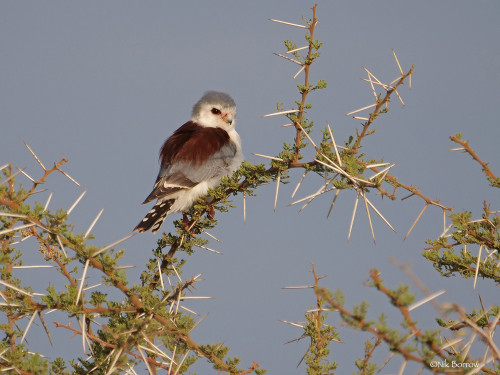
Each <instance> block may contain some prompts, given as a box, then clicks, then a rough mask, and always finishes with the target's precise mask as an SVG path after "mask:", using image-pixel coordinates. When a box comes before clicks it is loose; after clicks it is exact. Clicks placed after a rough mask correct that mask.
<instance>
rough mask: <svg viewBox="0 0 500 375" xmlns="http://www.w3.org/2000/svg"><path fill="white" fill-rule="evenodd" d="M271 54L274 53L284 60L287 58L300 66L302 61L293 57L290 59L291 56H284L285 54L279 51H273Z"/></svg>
mask: <svg viewBox="0 0 500 375" xmlns="http://www.w3.org/2000/svg"><path fill="white" fill-rule="evenodd" d="M273 55H276V56H279V57H282V58H284V59H285V60H288V61H291V62H293V63H295V64H297V65H300V66H302V63H301V62H300V61H297V60H295V59H292V58H291V57H288V56H285V55H282V54H281V53H276V52H273Z"/></svg>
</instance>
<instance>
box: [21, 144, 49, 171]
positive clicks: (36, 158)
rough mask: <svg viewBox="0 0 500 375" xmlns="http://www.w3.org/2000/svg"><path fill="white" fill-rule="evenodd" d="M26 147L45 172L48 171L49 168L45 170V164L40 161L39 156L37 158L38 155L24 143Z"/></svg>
mask: <svg viewBox="0 0 500 375" xmlns="http://www.w3.org/2000/svg"><path fill="white" fill-rule="evenodd" d="M24 145H25V146H26V147H27V148H28V150H29V151H30V152H31V155H33V157H34V158H35V160H36V161H37V162H38V164H40V166H41V167H42V169H43V170H44V171H47V168H45V165H43V163H42V162H41V161H40V159H38V156H36V154H35V153H34V152H33V150H32V149H31V148H30V146H28V144H27V143H26V142H24Z"/></svg>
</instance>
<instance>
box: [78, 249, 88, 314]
mask: <svg viewBox="0 0 500 375" xmlns="http://www.w3.org/2000/svg"><path fill="white" fill-rule="evenodd" d="M89 263H90V258H89V259H87V260H86V262H85V267H84V268H83V274H82V279H81V281H80V287H79V288H78V294H77V295H76V302H75V306H76V305H78V301H79V300H80V296H81V294H82V289H83V284H85V276H86V275H87V270H88V268H89Z"/></svg>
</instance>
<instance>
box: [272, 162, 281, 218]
mask: <svg viewBox="0 0 500 375" xmlns="http://www.w3.org/2000/svg"><path fill="white" fill-rule="evenodd" d="M280 181H281V171H278V176H277V177H276V192H275V193H274V211H275V212H276V204H277V203H278V192H279V190H280Z"/></svg>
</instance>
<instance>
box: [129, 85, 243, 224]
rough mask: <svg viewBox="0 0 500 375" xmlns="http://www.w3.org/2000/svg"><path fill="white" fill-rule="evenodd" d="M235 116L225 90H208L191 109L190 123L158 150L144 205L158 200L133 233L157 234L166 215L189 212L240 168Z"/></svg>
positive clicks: (232, 105) (241, 155) (239, 145)
mask: <svg viewBox="0 0 500 375" xmlns="http://www.w3.org/2000/svg"><path fill="white" fill-rule="evenodd" d="M235 115H236V103H235V102H234V100H233V98H231V96H229V95H228V94H226V93H223V92H216V91H208V92H206V93H205V95H203V96H202V98H201V99H200V100H199V101H198V102H197V103H196V104H195V105H194V107H193V113H192V115H191V120H189V121H188V122H186V123H185V124H184V125H182V126H181V127H180V128H179V129H177V130H176V131H175V132H174V134H172V135H171V136H170V138H168V139H167V140H166V141H165V143H164V144H163V146H162V148H161V150H160V172H159V173H158V177H157V178H156V182H155V184H154V187H153V191H152V192H151V194H149V196H148V197H147V198H146V200H145V201H144V202H143V204H145V203H148V202H150V201H152V200H154V199H158V201H157V202H156V204H155V205H154V207H153V208H152V209H151V211H149V212H148V214H147V215H146V216H145V217H144V219H142V221H141V222H140V223H139V224H138V225H137V226H136V227H135V229H134V231H139V232H145V231H147V230H149V229H151V228H152V232H153V233H155V232H157V231H158V229H159V228H160V226H161V224H162V223H163V220H165V217H166V216H167V215H168V214H170V213H172V212H183V211H185V210H187V209H189V208H190V207H191V206H192V204H193V202H194V201H195V200H196V199H198V198H199V197H200V196H202V195H204V194H206V193H207V191H208V189H209V188H213V187H216V186H217V185H218V184H219V180H220V178H221V177H222V176H226V175H228V174H230V173H232V172H234V171H235V170H236V169H238V167H239V166H240V164H241V162H242V161H243V153H242V151H241V141H240V136H239V135H238V133H237V132H236V130H235V129H234V125H235V121H234V117H235Z"/></svg>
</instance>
